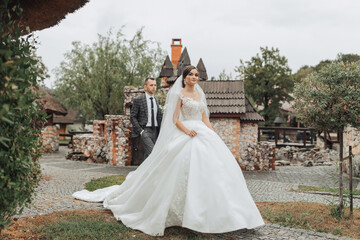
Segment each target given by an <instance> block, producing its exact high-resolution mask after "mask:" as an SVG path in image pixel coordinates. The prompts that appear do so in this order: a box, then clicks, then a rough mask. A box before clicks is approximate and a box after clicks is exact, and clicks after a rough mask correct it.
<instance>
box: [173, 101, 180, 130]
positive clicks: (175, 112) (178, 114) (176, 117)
mask: <svg viewBox="0 0 360 240" xmlns="http://www.w3.org/2000/svg"><path fill="white" fill-rule="evenodd" d="M180 107H181V98H180V97H179V98H178V101H177V103H176V108H175V111H174V115H173V122H174V124H176V122H177V120H179V117H180Z"/></svg>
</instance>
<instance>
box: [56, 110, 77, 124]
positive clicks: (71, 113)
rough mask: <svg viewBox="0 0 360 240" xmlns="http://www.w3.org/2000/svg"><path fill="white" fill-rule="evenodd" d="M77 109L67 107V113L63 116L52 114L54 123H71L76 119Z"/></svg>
mask: <svg viewBox="0 0 360 240" xmlns="http://www.w3.org/2000/svg"><path fill="white" fill-rule="evenodd" d="M78 113H79V111H78V110H75V109H72V108H70V109H68V113H67V114H66V115H65V116H61V115H56V114H54V116H53V122H54V123H65V124H73V123H74V122H75V121H76V120H77V114H78Z"/></svg>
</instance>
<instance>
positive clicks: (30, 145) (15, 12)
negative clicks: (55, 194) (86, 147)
mask: <svg viewBox="0 0 360 240" xmlns="http://www.w3.org/2000/svg"><path fill="white" fill-rule="evenodd" d="M21 14H22V9H21V8H20V7H19V2H18V1H11V0H3V1H1V3H0V19H1V20H0V34H1V41H0V58H1V62H0V79H1V80H0V233H1V230H2V229H4V228H6V227H7V226H8V224H9V222H10V219H11V217H12V216H14V215H15V214H19V213H21V212H22V210H23V208H24V207H25V206H28V204H29V203H30V202H31V200H32V198H33V193H34V191H35V187H36V186H37V184H38V182H39V180H40V164H39V158H40V156H41V151H40V148H41V141H40V140H39V137H40V134H41V127H42V125H43V122H44V120H45V113H44V112H43V111H42V110H41V109H40V106H39V104H38V103H37V101H36V99H37V95H36V91H34V90H36V89H37V88H38V83H39V82H40V81H42V78H43V77H44V73H43V72H41V71H40V70H39V66H40V65H41V63H40V62H39V59H38V58H37V57H35V56H34V51H35V47H34V45H33V44H34V42H33V41H32V37H31V36H27V37H21V35H22V34H23V33H22V32H21V30H20V28H19V21H15V20H14V19H19V18H20V17H21Z"/></svg>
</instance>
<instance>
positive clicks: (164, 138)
mask: <svg viewBox="0 0 360 240" xmlns="http://www.w3.org/2000/svg"><path fill="white" fill-rule="evenodd" d="M198 74H199V73H198V70H197V69H196V68H195V67H193V66H187V67H185V68H184V71H183V75H182V76H183V79H180V78H179V79H178V80H177V81H176V82H175V84H174V85H173V87H172V88H171V89H170V91H169V92H168V94H167V98H166V104H165V110H164V116H163V120H162V123H161V130H160V134H159V137H158V140H157V142H156V144H155V146H154V149H153V151H152V153H151V154H150V155H149V156H148V158H147V159H146V160H145V161H144V162H143V163H142V164H141V165H140V166H139V167H138V168H137V169H136V170H135V171H133V172H131V173H129V174H128V176H127V177H126V179H125V181H124V182H123V183H122V184H121V185H115V186H111V187H107V188H103V189H98V190H96V191H94V192H89V191H87V190H83V191H79V192H76V193H74V194H73V197H75V198H77V199H80V200H84V201H89V202H101V201H103V205H104V207H105V208H107V209H110V210H111V211H112V212H113V214H114V216H115V218H116V219H117V220H120V221H122V222H123V223H124V224H125V225H126V226H128V227H130V228H133V229H137V230H140V231H143V232H144V233H147V234H149V235H153V236H161V235H163V234H164V230H165V228H167V227H170V226H181V227H185V228H189V229H192V230H195V231H198V232H202V233H222V232H229V231H234V230H238V229H242V228H248V229H249V228H254V227H257V226H260V225H263V224H264V222H263V219H262V217H261V215H260V213H259V211H258V209H257V207H256V205H255V203H254V201H253V199H252V197H251V195H250V193H249V191H248V189H247V186H246V182H245V179H244V177H243V174H242V171H241V169H240V167H239V165H238V164H237V162H236V160H235V158H234V157H233V155H232V153H231V152H230V150H229V149H228V148H227V146H226V145H225V144H224V142H223V141H222V140H221V139H220V137H219V136H218V135H217V134H216V133H215V132H214V130H213V128H212V126H211V124H210V121H209V110H208V109H207V105H206V99H205V95H204V92H203V91H202V89H201V87H200V86H199V85H198V84H197V82H198V80H199V75H198Z"/></svg>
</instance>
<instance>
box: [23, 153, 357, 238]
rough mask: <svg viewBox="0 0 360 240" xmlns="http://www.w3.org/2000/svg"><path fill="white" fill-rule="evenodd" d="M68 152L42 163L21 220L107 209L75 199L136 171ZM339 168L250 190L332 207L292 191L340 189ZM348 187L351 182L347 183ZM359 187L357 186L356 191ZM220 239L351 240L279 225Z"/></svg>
mask: <svg viewBox="0 0 360 240" xmlns="http://www.w3.org/2000/svg"><path fill="white" fill-rule="evenodd" d="M67 151H68V150H67V149H66V148H64V147H61V148H60V151H59V152H58V153H54V154H45V155H44V156H43V158H42V159H41V160H40V162H41V168H42V173H43V176H44V177H43V180H42V181H41V182H40V186H39V187H38V189H37V196H36V197H35V200H34V201H33V203H32V205H31V207H30V208H26V209H24V211H23V213H22V214H21V215H20V216H17V217H25V216H33V215H38V214H46V213H51V212H54V211H58V210H71V209H103V207H102V204H101V203H87V202H83V201H78V200H75V199H73V198H72V197H71V194H72V193H73V192H76V191H79V190H82V189H83V188H84V183H86V182H88V181H90V180H91V179H93V178H100V177H104V176H109V175H113V174H125V175H126V174H127V173H128V172H130V171H133V170H135V169H136V168H135V167H116V166H108V165H99V164H94V163H86V162H75V161H70V160H66V159H65V157H64V156H65V153H66V152H67ZM335 173H336V168H335V167H334V166H330V167H311V168H306V167H295V166H294V167H277V170H276V171H272V172H266V173H264V172H244V176H245V178H246V180H247V184H248V188H249V190H250V192H251V194H252V196H253V198H254V200H255V201H257V202H258V201H283V202H289V201H306V202H319V203H329V202H334V201H335V200H336V199H337V198H336V197H333V196H328V195H319V194H310V193H301V192H295V191H291V189H297V186H298V185H300V184H303V185H314V186H329V187H334V186H336V184H335V183H336V182H337V177H336V174H335ZM344 180H345V184H346V182H347V180H346V179H344ZM356 184H358V183H357V182H356V183H355V187H356V186H357V185H356ZM354 207H360V199H354ZM212 236H213V237H214V238H218V239H310V240H312V239H349V238H344V237H342V238H338V237H336V236H334V235H330V234H324V233H317V232H313V231H306V230H299V229H292V228H287V227H282V226H279V225H276V224H266V225H265V226H262V227H259V228H256V229H253V230H240V231H236V232H231V233H225V234H213V235H212Z"/></svg>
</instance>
